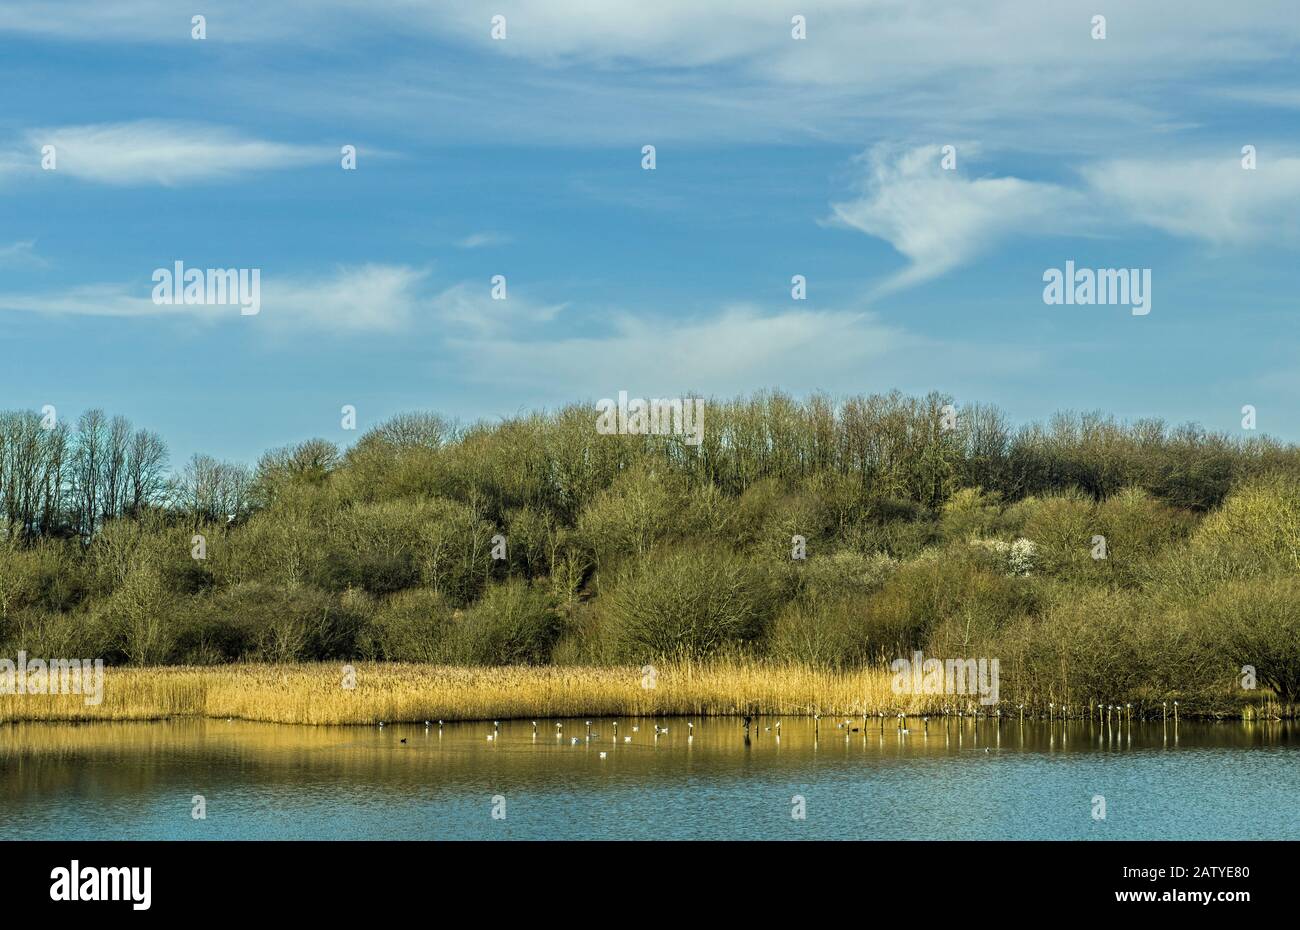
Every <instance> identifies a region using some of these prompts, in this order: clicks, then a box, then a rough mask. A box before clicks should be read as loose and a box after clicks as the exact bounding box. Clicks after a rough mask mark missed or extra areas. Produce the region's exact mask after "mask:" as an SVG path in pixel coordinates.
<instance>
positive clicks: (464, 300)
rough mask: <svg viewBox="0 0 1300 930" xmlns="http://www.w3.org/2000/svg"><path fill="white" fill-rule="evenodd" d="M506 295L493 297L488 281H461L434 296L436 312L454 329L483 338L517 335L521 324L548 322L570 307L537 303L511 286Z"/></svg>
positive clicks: (437, 316) (433, 305) (523, 325)
mask: <svg viewBox="0 0 1300 930" xmlns="http://www.w3.org/2000/svg"><path fill="white" fill-rule="evenodd" d="M506 295H507V296H506V298H505V299H503V300H494V299H493V297H492V288H491V285H490V284H489V283H488V282H487V281H484V282H482V283H479V282H470V281H462V282H461V283H460V284H456V285H454V286H452V287H449V288H447V289H446V290H445V291H443V292H442V293H441V294H439V295H438V296H436V297H435V298H434V299H433V301H432V308H433V314H434V316H435V317H436V318H437V319H438V320H439V321H441V322H442V323H443V324H445V325H446V326H449V327H451V328H452V330H453V332H456V331H458V332H460V333H469V334H473V335H475V336H478V337H484V336H489V335H496V334H503V333H514V334H518V333H519V330H520V328H521V327H527V326H535V325H538V324H543V323H549V322H551V321H552V320H554V319H556V317H558V316H559V315H560V313H561V312H562V311H563V310H564V308H565V307H566V306H567V305H566V304H563V303H560V304H543V303H538V302H536V301H534V300H532V299H530V298H528V297H527V296H525V295H521V294H519V293H518V292H515V291H511V290H509V289H507V291H506Z"/></svg>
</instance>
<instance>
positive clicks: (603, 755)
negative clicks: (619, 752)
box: [600, 752, 609, 759]
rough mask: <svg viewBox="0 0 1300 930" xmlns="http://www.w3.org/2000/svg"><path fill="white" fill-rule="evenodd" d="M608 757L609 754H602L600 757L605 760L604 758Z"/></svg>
mask: <svg viewBox="0 0 1300 930" xmlns="http://www.w3.org/2000/svg"><path fill="white" fill-rule="evenodd" d="M607 755H609V753H605V752H602V753H601V754H600V757H601V758H602V759H603V758H605V756H607Z"/></svg>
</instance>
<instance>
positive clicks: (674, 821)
mask: <svg viewBox="0 0 1300 930" xmlns="http://www.w3.org/2000/svg"><path fill="white" fill-rule="evenodd" d="M775 722H776V721H775V720H774V719H765V718H762V719H760V720H759V721H758V723H757V724H756V725H755V727H754V728H753V730H752V732H751V739H750V740H749V742H748V743H746V741H745V737H744V730H743V729H742V727H741V723H740V721H739V720H735V719H717V718H715V719H711V720H702V721H695V730H694V736H693V738H691V737H689V735H688V727H687V721H686V720H684V719H669V720H664V719H662V718H661V719H659V720H658V721H652V720H649V719H643V720H631V719H628V718H623V719H621V720H620V721H619V730H618V738H617V741H615V739H614V735H613V727H612V725H611V724H612V721H611V720H595V721H593V725H592V732H593V734H594V735H593V736H592V738H591V740H590V741H588V740H587V739H586V733H587V730H586V726H585V725H584V721H582V720H565V721H563V734H564V735H563V737H562V738H557V737H556V731H555V726H554V724H555V721H543V722H540V723H541V725H540V727H539V729H538V733H537V735H536V737H534V735H533V728H532V725H531V724H530V723H529V722H528V721H522V722H520V721H511V722H506V723H503V724H502V728H501V733H500V735H499V736H498V737H497V738H496V739H494V740H488V739H487V735H488V734H489V733H491V732H492V725H491V724H490V723H487V724H484V723H473V724H458V725H448V726H447V727H446V728H444V729H443V731H442V733H441V735H439V732H438V728H437V726H436V724H435V725H434V727H433V728H432V729H431V730H429V731H427V732H426V730H425V728H424V727H423V726H422V725H420V726H388V727H385V728H383V729H382V730H381V729H378V728H370V727H365V728H360V727H330V728H310V727H291V726H277V725H270V724H257V723H246V722H241V721H233V722H226V721H202V720H183V721H174V722H167V723H124V724H102V723H97V724H86V725H49V724H39V725H37V724H19V725H11V726H3V727H0V816H2V817H3V824H4V830H3V835H4V836H5V837H6V838H48V839H101V838H103V839H108V838H112V839H200V838H203V839H234V838H243V839H274V838H295V839H297V838H301V839H351V838H367V839H384V838H392V839H481V838H495V839H547V838H566V839H568V838H576V839H597V838H600V839H611V838H612V839H669V838H682V839H691V838H707V839H799V838H828V839H985V838H988V839H1067V838H1068V839H1074V838H1082V839H1193V838H1196V839H1253V838H1265V839H1281V838H1287V839H1297V838H1300V764H1298V763H1300V727H1297V725H1296V724H1295V723H1242V722H1240V721H1237V722H1232V723H1217V724H1189V723H1186V722H1184V723H1182V724H1181V725H1180V726H1179V727H1178V729H1177V731H1175V728H1174V726H1173V724H1172V722H1171V723H1170V724H1169V725H1168V726H1164V725H1162V724H1160V723H1158V722H1157V723H1154V724H1151V723H1148V724H1134V725H1133V726H1132V727H1131V728H1130V727H1127V726H1125V727H1123V728H1122V729H1121V728H1113V729H1110V730H1102V729H1099V728H1098V727H1096V726H1095V725H1091V726H1090V725H1089V724H1087V723H1083V724H1079V723H1072V724H1070V725H1069V726H1068V727H1066V726H1063V725H1062V724H1061V723H1059V722H1058V723H1056V724H1055V725H1054V726H1053V725H1049V724H1047V723H1039V722H1033V723H1031V722H1026V723H1025V724H1024V725H1023V726H1022V725H1020V724H1019V723H1018V722H1016V721H1011V722H1006V723H1003V724H1002V726H1001V727H1000V728H999V727H998V726H996V725H995V724H993V723H992V722H982V723H980V724H978V725H976V724H973V723H971V722H970V721H964V722H962V723H961V724H960V725H959V724H958V721H956V720H949V721H948V722H947V725H945V723H944V721H942V720H938V721H936V720H932V721H930V725H929V731H928V733H927V732H925V731H924V729H923V727H922V724H921V722H920V721H919V720H913V721H911V722H910V723H909V727H910V730H911V732H910V733H909V734H907V735H903V734H900V733H899V732H898V730H897V728H896V725H895V723H894V722H893V721H888V722H886V724H885V729H884V730H883V732H882V731H881V730H880V728H879V723H878V722H877V721H875V720H872V721H871V723H870V725H868V726H867V727H866V728H864V729H861V730H860V731H859V732H856V733H853V732H846V731H845V730H841V729H837V728H836V723H835V721H826V720H823V721H822V723H821V726H820V736H819V737H818V738H815V734H814V727H813V723H812V721H808V720H797V719H789V720H784V721H782V727H781V735H780V736H779V737H778V736H777V735H776V732H775V729H773V730H767V729H765V728H766V727H769V726H773V725H774V724H775ZM656 723H657V724H659V725H660V726H666V727H667V728H668V732H667V733H665V734H661V735H659V736H657V737H656V735H655V733H654V726H655V724H656ZM633 726H637V727H638V728H639V729H638V731H637V732H632V727H633ZM854 726H858V727H861V721H856V722H855V723H854ZM574 736H577V737H578V738H579V743H578V744H577V745H573V744H572V743H571V738H572V737H574ZM626 736H630V737H632V740H631V742H625V741H624V737H626ZM403 738H405V739H406V740H407V743H406V744H403V743H401V742H400V741H401V740H402V739H403ZM602 752H604V753H605V754H606V758H604V759H602V758H601V757H600V754H601V753H602ZM195 795H203V796H204V797H205V798H206V804H207V818H206V819H205V820H196V819H194V818H193V817H192V816H191V811H192V805H193V797H194V796H195ZM795 795H800V796H802V797H803V798H804V799H805V803H806V814H807V816H806V819H804V820H796V819H793V818H792V817H791V813H792V809H793V803H792V798H793V797H794V796H795ZM1094 795H1102V796H1104V797H1105V804H1106V817H1105V819H1104V820H1095V819H1094V818H1093V816H1092V814H1093V797H1094ZM494 796H501V797H504V799H505V814H506V816H505V818H504V819H494V818H493V816H492V811H493V798H494ZM498 810H499V807H498Z"/></svg>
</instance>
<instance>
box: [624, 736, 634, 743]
mask: <svg viewBox="0 0 1300 930" xmlns="http://www.w3.org/2000/svg"><path fill="white" fill-rule="evenodd" d="M623 742H625V743H630V742H632V737H630V736H625V737H623Z"/></svg>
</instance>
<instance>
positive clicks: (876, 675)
mask: <svg viewBox="0 0 1300 930" xmlns="http://www.w3.org/2000/svg"><path fill="white" fill-rule="evenodd" d="M354 668H355V676H356V678H355V687H353V688H350V689H349V688H345V687H344V668H343V666H342V665H341V664H303V665H234V666H231V665H227V666H213V667H168V668H108V669H105V670H104V698H103V702H102V703H101V704H99V705H93V706H92V705H87V704H86V703H85V699H84V697H83V696H81V695H10V694H6V695H0V722H4V723H7V722H13V721H19V720H152V719H159V718H164V717H177V716H199V717H217V718H226V717H234V718H237V719H242V720H260V721H265V722H269V723H303V724H349V723H355V724H367V723H375V722H377V721H380V720H383V721H391V722H398V721H423V720H492V719H507V720H508V719H515V718H534V717H578V716H614V715H621V716H632V715H664V716H674V715H691V716H717V715H727V714H747V713H761V714H782V715H797V714H813V713H821V714H824V715H827V716H831V715H860V714H863V713H876V712H877V711H884V712H885V713H886V714H896V713H898V712H899V711H906V712H907V713H910V714H915V713H921V712H934V711H935V710H937V709H938V708H939V707H940V706H941V705H942V704H943V702H944V697H943V696H942V695H897V694H895V693H894V692H893V690H892V689H891V687H890V683H891V681H892V680H893V676H892V674H891V673H890V672H889V671H888V670H887V669H885V668H876V669H865V670H860V671H850V672H830V671H825V670H820V669H812V668H806V667H802V666H793V665H772V664H765V663H754V662H739V661H724V662H711V663H705V664H698V663H686V662H681V663H670V664H664V665H661V666H658V667H657V668H656V669H655V675H654V680H653V685H654V687H643V676H642V672H641V669H639V668H580V667H572V668H567V667H540V668H538V667H522V666H516V667H507V668H452V667H443V666H432V665H405V664H369V663H358V664H357V665H355V666H354ZM649 683H650V682H648V681H647V682H646V684H649ZM949 701H950V702H951V697H950V698H949ZM962 705H963V706H965V700H962Z"/></svg>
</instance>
